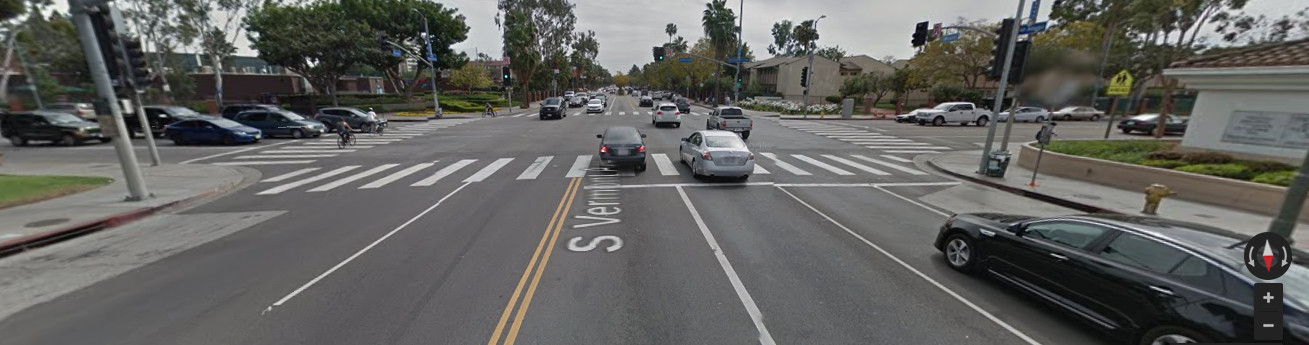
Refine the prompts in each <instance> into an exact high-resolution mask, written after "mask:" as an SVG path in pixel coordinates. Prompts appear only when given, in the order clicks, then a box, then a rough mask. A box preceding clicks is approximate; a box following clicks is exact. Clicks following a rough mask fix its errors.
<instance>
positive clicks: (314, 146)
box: [283, 143, 385, 149]
mask: <svg viewBox="0 0 1309 345" xmlns="http://www.w3.org/2000/svg"><path fill="white" fill-rule="evenodd" d="M305 145H313V146H303V147H301V148H305V149H321V148H325V147H336V144H335V143H322V144H318V143H305ZM382 145H385V144H382ZM283 147H286V148H293V147H295V146H283ZM350 148H351V149H371V148H373V145H350Z"/></svg>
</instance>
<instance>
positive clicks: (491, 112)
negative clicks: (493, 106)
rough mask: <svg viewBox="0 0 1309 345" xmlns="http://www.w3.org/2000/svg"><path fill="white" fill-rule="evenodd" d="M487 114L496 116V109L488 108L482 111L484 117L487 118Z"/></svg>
mask: <svg viewBox="0 0 1309 345" xmlns="http://www.w3.org/2000/svg"><path fill="white" fill-rule="evenodd" d="M487 115H491V117H495V116H496V113H495V110H487V111H484V112H482V117H484V118H485V117H486V116H487Z"/></svg>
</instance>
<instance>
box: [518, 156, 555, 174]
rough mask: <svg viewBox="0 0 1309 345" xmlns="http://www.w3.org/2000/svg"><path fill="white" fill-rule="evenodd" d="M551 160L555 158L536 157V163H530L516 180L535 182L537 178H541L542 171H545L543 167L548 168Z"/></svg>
mask: <svg viewBox="0 0 1309 345" xmlns="http://www.w3.org/2000/svg"><path fill="white" fill-rule="evenodd" d="M553 159H555V156H542V157H536V161H535V162H532V165H531V166H528V167H527V170H523V173H522V174H520V175H518V179H519V180H535V179H536V177H537V176H541V172H542V171H545V167H547V166H550V161H551V160H553Z"/></svg>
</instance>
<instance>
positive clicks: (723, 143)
mask: <svg viewBox="0 0 1309 345" xmlns="http://www.w3.org/2000/svg"><path fill="white" fill-rule="evenodd" d="M678 153H679V156H681V160H682V163H683V164H686V165H687V166H690V167H691V174H692V175H694V176H696V177H700V176H727V177H739V178H741V179H742V180H744V179H748V178H750V173H753V172H754V164H755V159H754V153H750V149H749V148H748V147H746V145H745V141H744V140H741V137H740V136H737V135H736V133H732V132H728V131H698V132H695V133H691V135H690V136H688V137H685V138H682V145H681V147H680V148H679V149H678Z"/></svg>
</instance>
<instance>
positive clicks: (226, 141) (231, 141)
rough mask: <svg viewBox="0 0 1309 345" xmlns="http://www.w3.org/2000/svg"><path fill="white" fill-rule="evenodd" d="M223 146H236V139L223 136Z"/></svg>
mask: <svg viewBox="0 0 1309 345" xmlns="http://www.w3.org/2000/svg"><path fill="white" fill-rule="evenodd" d="M223 145H228V146H231V145H236V138H233V137H232V136H230V135H224V136H223Z"/></svg>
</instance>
